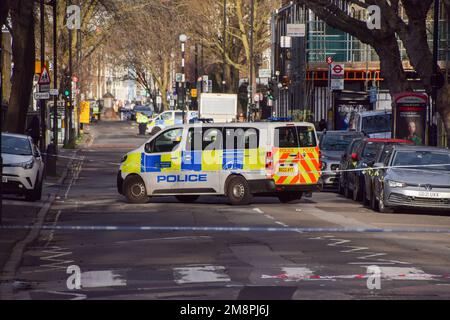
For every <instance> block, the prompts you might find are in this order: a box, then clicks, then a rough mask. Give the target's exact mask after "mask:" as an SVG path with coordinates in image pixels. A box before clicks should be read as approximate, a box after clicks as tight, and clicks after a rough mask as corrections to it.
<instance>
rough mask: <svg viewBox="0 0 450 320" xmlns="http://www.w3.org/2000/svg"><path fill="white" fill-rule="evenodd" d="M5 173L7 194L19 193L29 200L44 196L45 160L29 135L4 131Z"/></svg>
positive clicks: (3, 179) (4, 188)
mask: <svg viewBox="0 0 450 320" xmlns="http://www.w3.org/2000/svg"><path fill="white" fill-rule="evenodd" d="M2 159H3V175H2V187H3V188H2V189H3V192H4V193H5V194H19V195H23V196H25V198H26V200H28V201H38V200H40V199H41V196H42V183H43V177H44V161H43V160H42V156H41V153H40V152H39V149H38V148H37V147H36V145H35V144H34V143H33V141H32V139H31V138H30V137H29V136H26V135H21V134H10V133H2Z"/></svg>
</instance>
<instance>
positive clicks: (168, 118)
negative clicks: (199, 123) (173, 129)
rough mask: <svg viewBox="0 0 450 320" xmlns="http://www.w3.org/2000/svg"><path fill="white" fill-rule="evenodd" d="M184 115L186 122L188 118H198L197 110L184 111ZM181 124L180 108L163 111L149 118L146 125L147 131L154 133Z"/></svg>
mask: <svg viewBox="0 0 450 320" xmlns="http://www.w3.org/2000/svg"><path fill="white" fill-rule="evenodd" d="M185 117H186V119H187V122H189V120H190V119H193V118H198V112H197V111H185ZM179 124H183V111H182V110H170V111H164V112H163V113H161V114H159V115H157V116H156V117H154V118H152V119H150V121H149V123H148V125H147V133H150V134H151V135H155V134H156V133H158V132H159V131H161V130H163V129H165V128H166V127H169V126H173V125H179Z"/></svg>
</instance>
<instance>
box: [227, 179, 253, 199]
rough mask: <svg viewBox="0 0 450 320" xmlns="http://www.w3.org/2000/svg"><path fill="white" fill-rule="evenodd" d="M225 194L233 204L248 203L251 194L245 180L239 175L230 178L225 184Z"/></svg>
mask: <svg viewBox="0 0 450 320" xmlns="http://www.w3.org/2000/svg"><path fill="white" fill-rule="evenodd" d="M227 196H228V199H229V200H230V203H231V204H232V205H234V206H239V205H241V206H242V205H248V204H250V202H251V201H252V194H251V193H250V188H249V186H248V182H247V180H245V179H244V178H243V177H240V176H236V177H234V178H231V180H230V181H229V182H228V186H227Z"/></svg>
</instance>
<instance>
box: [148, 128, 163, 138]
mask: <svg viewBox="0 0 450 320" xmlns="http://www.w3.org/2000/svg"><path fill="white" fill-rule="evenodd" d="M160 131H161V128H160V127H154V128H153V129H152V131H150V135H151V136H154V135H155V134H157V133H158V132H160Z"/></svg>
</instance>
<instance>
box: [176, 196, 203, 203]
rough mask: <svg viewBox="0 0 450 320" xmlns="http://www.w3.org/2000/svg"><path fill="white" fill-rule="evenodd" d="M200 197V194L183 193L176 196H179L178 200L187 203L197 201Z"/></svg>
mask: <svg viewBox="0 0 450 320" xmlns="http://www.w3.org/2000/svg"><path fill="white" fill-rule="evenodd" d="M199 197H200V196H188V195H186V196H183V195H181V196H175V198H177V200H178V201H180V202H185V203H192V202H195V201H197V199H198V198H199Z"/></svg>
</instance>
